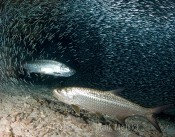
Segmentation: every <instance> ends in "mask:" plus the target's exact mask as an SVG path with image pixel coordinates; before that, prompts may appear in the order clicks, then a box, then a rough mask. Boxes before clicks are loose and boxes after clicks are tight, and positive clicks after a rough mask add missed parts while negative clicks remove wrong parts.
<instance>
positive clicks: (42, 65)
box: [23, 60, 75, 77]
mask: <svg viewBox="0 0 175 137" xmlns="http://www.w3.org/2000/svg"><path fill="white" fill-rule="evenodd" d="M23 68H24V69H26V70H27V71H28V72H29V73H40V74H47V75H53V76H61V77H69V76H72V75H73V74H75V70H74V69H72V68H70V67H68V66H66V65H65V64H63V63H61V62H57V61H53V60H35V61H29V62H26V63H24V64H23Z"/></svg>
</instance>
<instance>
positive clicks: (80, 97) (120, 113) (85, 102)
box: [53, 87, 171, 132]
mask: <svg viewBox="0 0 175 137" xmlns="http://www.w3.org/2000/svg"><path fill="white" fill-rule="evenodd" d="M53 94H54V96H55V97H56V98H57V99H58V100H59V101H62V102H64V103H66V104H69V105H74V106H78V107H80V108H81V109H85V110H88V111H90V112H93V113H101V114H106V115H109V116H112V117H115V118H116V119H117V120H118V121H119V122H120V123H121V124H125V119H126V118H127V117H130V116H144V117H146V118H147V119H148V120H149V121H150V122H151V123H152V124H153V125H154V127H155V128H156V129H157V130H158V131H160V132H161V130H160V127H159V125H158V123H157V121H156V120H155V119H154V117H153V116H154V114H157V113H160V112H161V111H163V110H164V109H167V108H169V107H170V106H171V105H165V106H161V107H157V108H144V107H142V106H140V105H137V104H135V103H133V102H131V101H128V100H126V99H124V98H122V97H120V96H116V95H114V94H112V93H110V92H103V91H99V90H95V89H89V88H80V87H68V88H63V89H54V90H53Z"/></svg>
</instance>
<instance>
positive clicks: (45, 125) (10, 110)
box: [0, 91, 175, 137]
mask: <svg viewBox="0 0 175 137" xmlns="http://www.w3.org/2000/svg"><path fill="white" fill-rule="evenodd" d="M0 110H1V111H0V137H175V123H174V122H172V121H171V120H169V119H168V118H167V119H158V122H159V125H160V127H161V129H162V131H163V134H160V133H159V132H158V131H156V130H155V128H154V127H153V126H152V125H151V124H150V123H149V122H148V121H147V120H145V119H144V118H139V117H138V118H128V119H127V120H126V123H127V125H128V126H127V127H122V126H120V125H118V124H113V129H112V128H111V127H112V126H109V125H110V124H105V122H98V118H97V116H94V117H96V118H93V117H92V118H91V115H92V114H88V113H87V112H85V114H83V113H84V111H81V113H82V114H81V115H80V116H77V115H76V114H74V111H73V110H72V109H71V107H69V106H66V105H64V104H63V103H61V102H58V101H57V100H56V99H54V97H53V99H51V100H49V99H46V98H43V97H41V96H36V95H34V96H32V94H31V95H10V94H8V93H5V92H3V91H2V92H0ZM83 117H84V118H83ZM85 117H86V119H85ZM99 121H100V120H99ZM108 123H109V122H108Z"/></svg>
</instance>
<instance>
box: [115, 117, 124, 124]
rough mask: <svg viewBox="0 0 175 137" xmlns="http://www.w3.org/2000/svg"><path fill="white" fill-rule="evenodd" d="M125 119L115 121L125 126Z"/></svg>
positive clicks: (120, 118) (119, 118)
mask: <svg viewBox="0 0 175 137" xmlns="http://www.w3.org/2000/svg"><path fill="white" fill-rule="evenodd" d="M125 119H126V117H117V121H118V122H119V123H120V124H122V125H125Z"/></svg>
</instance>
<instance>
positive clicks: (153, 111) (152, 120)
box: [146, 104, 174, 133]
mask: <svg viewBox="0 0 175 137" xmlns="http://www.w3.org/2000/svg"><path fill="white" fill-rule="evenodd" d="M173 106H174V105H173V104H169V105H164V106H160V107H156V108H151V109H149V114H147V115H146V117H147V119H148V121H149V122H150V123H151V124H152V125H153V126H154V127H155V128H156V129H157V130H158V131H159V132H160V133H162V131H161V129H160V127H159V124H158V122H157V120H156V118H155V115H157V114H159V113H161V112H163V111H164V110H166V109H169V108H171V107H173Z"/></svg>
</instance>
